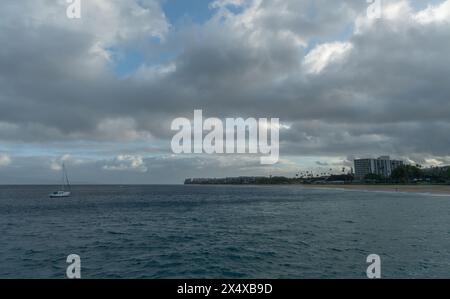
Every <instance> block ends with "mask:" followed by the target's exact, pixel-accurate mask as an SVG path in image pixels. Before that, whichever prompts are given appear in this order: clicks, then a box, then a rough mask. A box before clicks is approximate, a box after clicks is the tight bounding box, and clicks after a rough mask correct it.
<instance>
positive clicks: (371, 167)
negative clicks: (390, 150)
mask: <svg viewBox="0 0 450 299" xmlns="http://www.w3.org/2000/svg"><path fill="white" fill-rule="evenodd" d="M403 165H404V163H403V161H399V160H391V159H390V157H389V156H383V157H380V158H378V159H355V179H357V180H362V179H364V178H365V177H366V175H368V174H377V175H380V176H383V177H386V178H387V177H390V176H391V174H392V171H394V169H396V168H397V167H399V166H403Z"/></svg>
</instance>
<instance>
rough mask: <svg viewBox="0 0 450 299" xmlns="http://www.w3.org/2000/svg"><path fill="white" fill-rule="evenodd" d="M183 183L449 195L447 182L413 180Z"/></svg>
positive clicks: (249, 179)
mask: <svg viewBox="0 0 450 299" xmlns="http://www.w3.org/2000/svg"><path fill="white" fill-rule="evenodd" d="M184 184H185V185H222V186H224V185H235V186H236V185H253V186H264V185H265V186H275V185H277V186H280V185H284V186H295V185H297V186H301V187H304V188H308V189H335V190H347V191H369V192H402V193H429V194H442V195H450V184H449V183H432V182H415V183H392V182H387V183H374V182H372V183H368V182H353V181H346V180H341V181H339V180H330V181H305V180H302V179H298V178H286V177H235V178H222V179H218V178H201V179H186V180H185V182H184Z"/></svg>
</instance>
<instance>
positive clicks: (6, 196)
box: [0, 186, 450, 278]
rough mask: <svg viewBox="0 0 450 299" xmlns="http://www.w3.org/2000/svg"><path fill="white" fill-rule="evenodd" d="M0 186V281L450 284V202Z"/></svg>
mask: <svg viewBox="0 0 450 299" xmlns="http://www.w3.org/2000/svg"><path fill="white" fill-rule="evenodd" d="M52 191H54V188H53V187H48V186H26V187H23V186H20V187H19V186H14V187H11V186H3V187H0V278H64V277H65V272H66V267H67V264H66V257H67V256H68V255H69V254H72V253H74V254H78V255H80V256H81V263H82V276H83V278H346V277H349V278H364V277H365V271H366V267H367V264H366V257H367V255H369V254H372V253H376V254H378V255H380V256H381V258H382V275H383V276H384V277H395V278H428V277H439V278H450V197H445V196H429V195H419V194H396V193H370V192H349V191H339V190H313V189H304V188H302V187H300V186H286V187H284V186H275V187H273V186H236V187H233V186H76V187H74V190H73V197H71V198H67V199H49V198H48V194H49V193H50V192H52Z"/></svg>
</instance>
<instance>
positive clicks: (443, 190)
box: [303, 184, 450, 195]
mask: <svg viewBox="0 0 450 299" xmlns="http://www.w3.org/2000/svg"><path fill="white" fill-rule="evenodd" d="M303 186H304V187H306V188H314V189H341V190H354V191H373V192H404V193H430V194H443V195H450V185H359V184H342V185H339V184H333V185H331V184H323V185H319V184H317V185H303Z"/></svg>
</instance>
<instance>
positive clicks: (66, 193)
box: [50, 191, 71, 198]
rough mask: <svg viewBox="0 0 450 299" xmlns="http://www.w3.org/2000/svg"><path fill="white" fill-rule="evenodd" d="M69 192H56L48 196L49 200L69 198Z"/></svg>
mask: <svg viewBox="0 0 450 299" xmlns="http://www.w3.org/2000/svg"><path fill="white" fill-rule="evenodd" d="M70 194H71V192H69V191H58V192H54V193H52V194H50V198H62V197H69V196H70Z"/></svg>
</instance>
